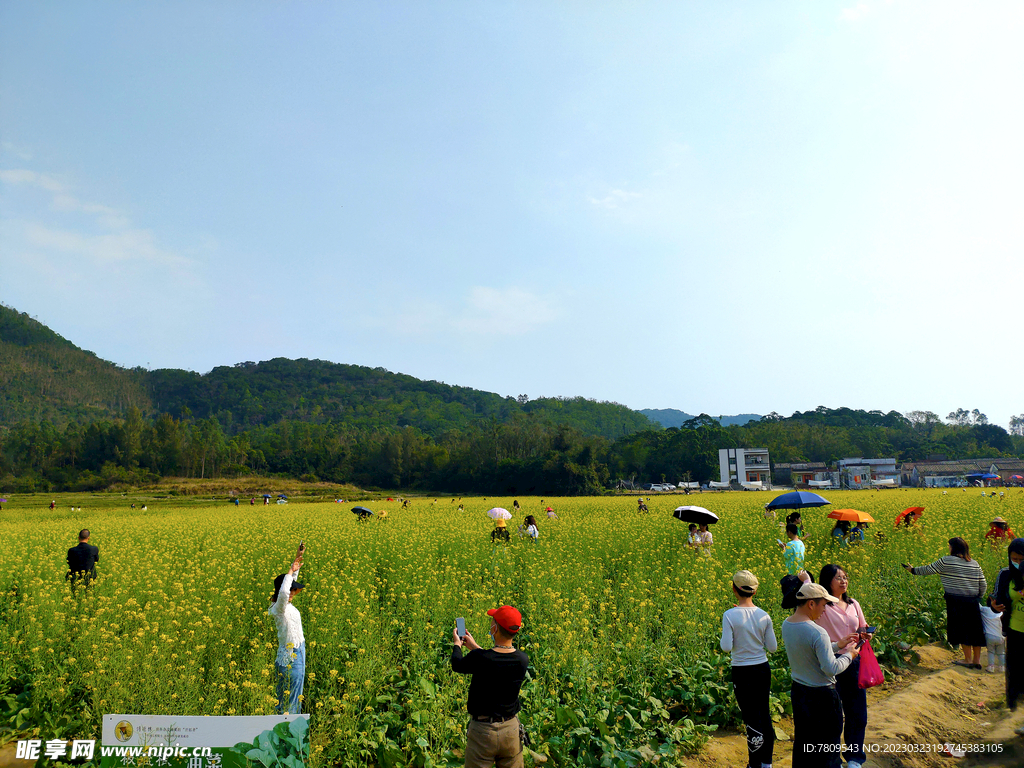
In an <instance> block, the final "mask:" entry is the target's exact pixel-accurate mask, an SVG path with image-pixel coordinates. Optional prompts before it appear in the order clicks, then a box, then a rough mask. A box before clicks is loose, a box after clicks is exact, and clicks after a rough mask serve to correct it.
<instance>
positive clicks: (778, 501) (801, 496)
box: [765, 491, 832, 509]
mask: <svg viewBox="0 0 1024 768" xmlns="http://www.w3.org/2000/svg"><path fill="white" fill-rule="evenodd" d="M831 503H832V502H831V501H829V500H828V499H826V498H824V497H822V496H819V495H818V494H816V493H811V492H810V491H791V492H790V493H784V494H782V495H781V496H776V497H775V498H774V499H772V500H771V501H769V502H768V504H767V505H766V506H765V509H803V508H804V507H824V506H825V505H826V504H831Z"/></svg>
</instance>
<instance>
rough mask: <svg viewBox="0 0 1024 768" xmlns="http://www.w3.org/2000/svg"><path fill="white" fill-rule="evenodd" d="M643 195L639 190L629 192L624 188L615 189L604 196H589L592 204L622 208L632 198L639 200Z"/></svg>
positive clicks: (601, 206)
mask: <svg viewBox="0 0 1024 768" xmlns="http://www.w3.org/2000/svg"><path fill="white" fill-rule="evenodd" d="M641 197H643V195H641V194H640V193H639V192H627V191H626V190H624V189H613V190H611V191H610V192H609V193H608V194H607V195H605V196H604V197H600V198H597V197H588V198H587V200H589V201H590V204H591V205H595V206H597V207H598V208H607V209H609V210H612V209H615V208H621V207H622V206H623V205H626V204H627V203H629V202H630V201H632V200H638V199H640V198H641Z"/></svg>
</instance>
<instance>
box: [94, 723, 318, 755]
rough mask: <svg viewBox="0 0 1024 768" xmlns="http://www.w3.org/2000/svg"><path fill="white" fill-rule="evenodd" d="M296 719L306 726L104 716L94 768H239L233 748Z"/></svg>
mask: <svg viewBox="0 0 1024 768" xmlns="http://www.w3.org/2000/svg"><path fill="white" fill-rule="evenodd" d="M297 718H304V719H306V720H307V723H308V718H309V715H268V716H261V717H194V716H193V717H176V716H173V715H104V716H103V740H102V742H101V745H102V746H101V752H102V756H101V757H100V766H101V768H114V766H140V765H147V764H148V765H151V766H160V767H161V768H234V767H236V766H237V768H244V766H245V758H244V757H242V756H241V755H239V754H237V753H235V752H233V751H232V750H231V748H232V747H234V746H235V744H238V743H239V742H243V741H247V742H252V741H253V740H254V739H255V738H256V737H257V736H259V735H260V734H261V733H263V732H265V731H269V730H272V729H273V728H274V726H276V725H278V724H279V723H290V722H291V721H293V720H295V719H297ZM147 757H148V760H147V759H146V758H147Z"/></svg>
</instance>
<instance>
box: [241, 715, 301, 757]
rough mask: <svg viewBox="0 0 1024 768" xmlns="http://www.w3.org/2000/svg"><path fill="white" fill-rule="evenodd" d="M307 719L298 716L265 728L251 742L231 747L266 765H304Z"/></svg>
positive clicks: (243, 742)
mask: <svg viewBox="0 0 1024 768" xmlns="http://www.w3.org/2000/svg"><path fill="white" fill-rule="evenodd" d="M308 731H309V723H308V722H307V720H306V718H304V717H297V718H295V719H294V720H291V721H290V722H286V723H278V724H277V725H275V726H274V727H273V728H272V729H270V730H267V731H264V732H263V733H261V734H260V735H259V736H257V737H256V738H255V739H253V741H252V743H251V744H250V743H248V742H245V741H241V742H239V743H238V744H235V746H234V747H232V748H231V751H232V752H235V753H237V754H240V755H242V756H243V757H245V759H246V760H247V761H249V762H251V763H256V764H259V765H263V766H265V768H278V767H280V768H303V767H304V766H305V765H306V762H307V760H309V740H308V739H307V738H306V737H307V733H308Z"/></svg>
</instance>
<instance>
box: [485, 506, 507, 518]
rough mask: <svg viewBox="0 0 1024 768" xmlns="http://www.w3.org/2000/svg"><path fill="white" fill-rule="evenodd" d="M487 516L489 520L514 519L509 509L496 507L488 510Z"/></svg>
mask: <svg viewBox="0 0 1024 768" xmlns="http://www.w3.org/2000/svg"><path fill="white" fill-rule="evenodd" d="M487 516H488V517H489V518H491V520H511V519H512V513H511V512H509V511H508V510H507V509H502V508H501V507H494V508H492V509H488V510H487Z"/></svg>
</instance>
